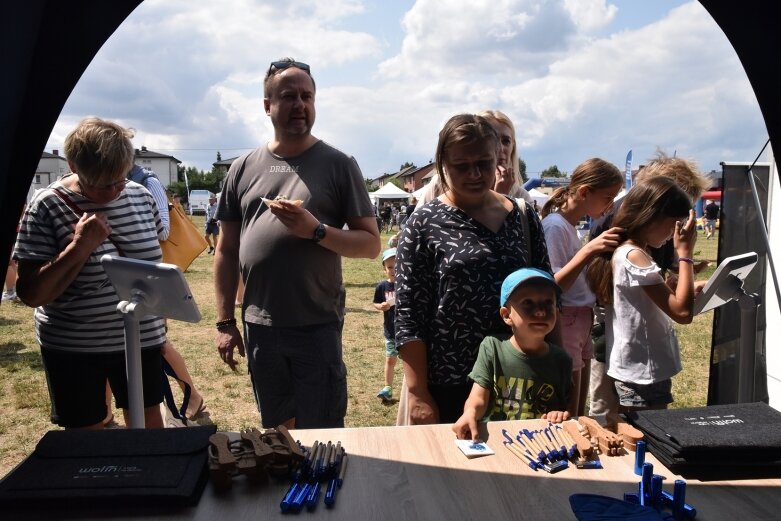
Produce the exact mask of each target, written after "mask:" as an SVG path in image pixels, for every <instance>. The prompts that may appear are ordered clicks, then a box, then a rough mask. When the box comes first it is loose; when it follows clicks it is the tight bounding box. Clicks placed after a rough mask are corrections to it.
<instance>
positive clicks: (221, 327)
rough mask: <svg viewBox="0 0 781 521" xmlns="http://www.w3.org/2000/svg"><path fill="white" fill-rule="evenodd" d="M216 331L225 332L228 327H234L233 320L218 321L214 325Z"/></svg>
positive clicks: (234, 321) (234, 320)
mask: <svg viewBox="0 0 781 521" xmlns="http://www.w3.org/2000/svg"><path fill="white" fill-rule="evenodd" d="M214 325H215V326H216V327H217V331H227V330H228V328H229V327H231V326H235V325H236V319H235V318H226V319H225V320H218V321H217V323H216V324H214Z"/></svg>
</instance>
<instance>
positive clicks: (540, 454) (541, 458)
mask: <svg viewBox="0 0 781 521" xmlns="http://www.w3.org/2000/svg"><path fill="white" fill-rule="evenodd" d="M526 432H529V431H526ZM524 434H525V433H524ZM527 436H528V434H527ZM515 439H517V440H518V441H519V442H521V443H523V436H522V435H521V432H519V433H518V436H516V437H515ZM529 442H530V443H529V446H531V447H532V448H533V447H534V446H533V445H532V444H531V437H530V438H529ZM524 447H526V445H524ZM534 450H536V449H534ZM537 458H538V460H539V462H540V463H542V462H543V461H545V460H546V459H547V456H546V455H545V452H543V451H542V450H540V451H539V452H538V453H537Z"/></svg>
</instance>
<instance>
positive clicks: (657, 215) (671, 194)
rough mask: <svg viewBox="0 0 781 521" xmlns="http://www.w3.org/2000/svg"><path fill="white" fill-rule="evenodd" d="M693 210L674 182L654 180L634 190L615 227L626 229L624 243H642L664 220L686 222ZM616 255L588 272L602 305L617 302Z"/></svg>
mask: <svg viewBox="0 0 781 521" xmlns="http://www.w3.org/2000/svg"><path fill="white" fill-rule="evenodd" d="M691 207H692V202H691V199H689V196H688V194H687V193H686V192H684V191H683V190H681V189H680V188H679V187H678V185H676V184H675V181H673V180H672V179H670V178H667V177H653V178H650V179H646V180H643V181H642V182H640V183H637V184H636V185H634V186H633V187H632V189H631V190H629V192H628V193H627V194H626V197H625V198H624V200H623V201H622V202H621V207H620V208H619V209H618V212H617V213H616V216H615V218H614V219H613V226H617V227H620V228H623V229H624V232H623V233H622V234H621V243H622V244H623V243H624V242H626V241H627V240H629V239H632V240H635V241H639V240H641V239H642V237H643V235H644V234H645V232H646V230H647V229H648V227H649V226H650V225H652V224H653V223H655V222H658V221H659V220H661V219H665V218H668V217H675V218H679V219H685V218H686V217H687V216H688V215H689V210H690V209H691ZM612 258H613V252H607V253H603V254H601V255H598V256H597V257H594V259H592V260H591V263H590V264H589V267H588V271H587V272H586V280H587V281H588V284H589V286H590V287H591V291H593V292H594V294H595V295H596V296H597V301H598V302H599V303H600V304H602V305H608V304H612V302H613V265H612V262H611V260H612Z"/></svg>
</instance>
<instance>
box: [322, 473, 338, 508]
mask: <svg viewBox="0 0 781 521" xmlns="http://www.w3.org/2000/svg"><path fill="white" fill-rule="evenodd" d="M323 503H325V506H327V507H329V508H330V507H332V506H334V503H336V478H334V479H332V480H331V481H329V482H328V488H327V489H326V491H325V499H323Z"/></svg>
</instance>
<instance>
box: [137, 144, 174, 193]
mask: <svg viewBox="0 0 781 521" xmlns="http://www.w3.org/2000/svg"><path fill="white" fill-rule="evenodd" d="M134 162H135V164H137V165H139V166H143V167H144V168H148V169H150V170H152V171H154V173H155V174H157V178H158V179H159V180H160V183H161V184H162V185H163V186H168V185H170V184H171V183H174V182H176V181H177V180H178V172H179V164H180V163H181V161H179V160H178V159H176V158H175V157H174V156H169V155H167V154H161V153H159V152H154V151H152V150H148V149H147V148H146V147H145V146H142V147H141V150H139V149H136V158H135V160H134Z"/></svg>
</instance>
